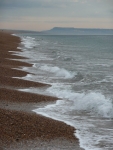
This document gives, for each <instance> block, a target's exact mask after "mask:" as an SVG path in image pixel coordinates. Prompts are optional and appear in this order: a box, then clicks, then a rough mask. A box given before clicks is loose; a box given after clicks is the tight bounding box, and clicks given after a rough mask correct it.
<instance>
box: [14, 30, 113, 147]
mask: <svg viewBox="0 0 113 150" xmlns="http://www.w3.org/2000/svg"><path fill="white" fill-rule="evenodd" d="M18 36H20V37H21V44H20V47H18V48H21V49H22V52H16V54H17V55H21V56H25V57H28V58H29V59H26V60H24V61H27V62H28V63H32V64H33V66H32V67H24V68H21V69H22V70H27V71H28V72H30V73H34V74H35V75H29V74H28V75H27V76H26V77H22V78H23V79H27V80H32V81H37V82H39V81H40V82H42V83H47V84H50V85H51V87H47V88H29V89H20V90H24V91H26V92H33V93H41V94H46V95H52V96H57V97H58V98H59V100H58V101H57V102H56V103H55V104H49V105H47V106H45V107H43V108H37V109H35V110H33V111H35V112H36V113H38V114H41V115H44V116H47V117H50V118H53V119H56V120H60V121H63V122H65V123H67V124H69V125H71V126H74V127H75V128H76V129H77V130H76V133H74V134H75V136H76V137H78V139H79V142H80V147H81V148H84V149H85V150H113V35H38V34H34V33H23V34H22V33H21V34H18Z"/></svg>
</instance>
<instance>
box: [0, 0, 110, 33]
mask: <svg viewBox="0 0 113 150" xmlns="http://www.w3.org/2000/svg"><path fill="white" fill-rule="evenodd" d="M53 27H75V28H112V29H113V0H0V28H6V29H23V30H24V29H26V30H37V31H41V30H47V29H51V28H53Z"/></svg>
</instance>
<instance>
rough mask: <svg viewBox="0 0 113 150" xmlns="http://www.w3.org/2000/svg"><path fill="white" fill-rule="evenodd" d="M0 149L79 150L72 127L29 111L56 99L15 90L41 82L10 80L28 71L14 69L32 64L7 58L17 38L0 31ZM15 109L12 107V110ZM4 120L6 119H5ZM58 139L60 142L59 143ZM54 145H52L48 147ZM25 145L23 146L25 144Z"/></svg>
mask: <svg viewBox="0 0 113 150" xmlns="http://www.w3.org/2000/svg"><path fill="white" fill-rule="evenodd" d="M0 37H1V38H0V48H1V50H0V53H1V55H0V70H1V72H2V74H1V75H0V119H1V125H0V128H1V129H2V130H1V133H0V148H1V149H5V148H6V149H7V150H10V148H11V149H13V148H14V149H15V147H16V149H19V148H20V149H21V150H22V149H25V147H26V148H28V147H27V146H28V145H29V148H30V147H31V148H32V149H35V148H34V146H35V147H39V145H40V143H43V144H41V145H40V146H41V148H44V146H45V148H47V147H49V146H51V147H54V148H56V147H57V146H58V145H59V149H62V147H65V146H66V147H65V149H67V150H68V149H76V150H80V149H81V148H80V147H79V141H78V139H77V138H76V137H75V136H74V132H75V128H73V127H71V126H69V125H67V124H65V123H63V122H60V121H56V120H53V119H50V118H47V117H44V116H41V115H37V114H35V113H34V112H32V107H34V106H35V105H38V104H39V107H40V104H41V103H49V102H55V101H56V100H57V98H56V97H51V96H44V95H39V94H33V93H26V92H22V91H17V90H15V89H18V88H26V87H45V86H49V85H46V84H43V83H38V82H33V81H27V80H22V79H17V78H12V77H23V76H26V75H27V74H28V72H25V71H21V70H16V69H12V68H15V67H16V68H19V67H20V66H26V67H27V66H28V67H31V66H32V64H28V63H26V62H21V61H17V60H10V59H24V57H21V56H17V55H11V54H13V51H14V52H15V51H21V50H20V49H17V47H18V46H19V43H20V42H21V40H20V38H19V37H16V36H13V35H11V33H6V32H0ZM10 51H11V52H10ZM14 106H15V107H14ZM6 118H7V119H6ZM61 139H62V140H61ZM52 142H54V145H53V144H52ZM26 143H27V144H26ZM69 147H70V148H69Z"/></svg>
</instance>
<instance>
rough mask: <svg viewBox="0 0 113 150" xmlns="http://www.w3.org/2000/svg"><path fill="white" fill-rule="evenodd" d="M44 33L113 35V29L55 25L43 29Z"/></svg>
mask: <svg viewBox="0 0 113 150" xmlns="http://www.w3.org/2000/svg"><path fill="white" fill-rule="evenodd" d="M41 33H42V34H50V35H51V34H52V35H92V34H93V35H113V29H85V28H63V27H54V28H52V29H51V30H46V31H42V32H41Z"/></svg>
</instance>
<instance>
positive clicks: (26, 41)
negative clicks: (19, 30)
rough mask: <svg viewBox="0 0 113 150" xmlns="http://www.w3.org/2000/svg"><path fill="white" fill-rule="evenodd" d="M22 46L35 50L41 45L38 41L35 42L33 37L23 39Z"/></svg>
mask: <svg viewBox="0 0 113 150" xmlns="http://www.w3.org/2000/svg"><path fill="white" fill-rule="evenodd" d="M21 40H22V42H21V44H23V45H24V46H25V48H28V49H30V48H33V47H35V46H36V45H39V44H38V43H37V42H36V41H35V38H32V37H29V36H27V37H21Z"/></svg>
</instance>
